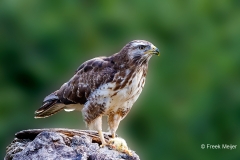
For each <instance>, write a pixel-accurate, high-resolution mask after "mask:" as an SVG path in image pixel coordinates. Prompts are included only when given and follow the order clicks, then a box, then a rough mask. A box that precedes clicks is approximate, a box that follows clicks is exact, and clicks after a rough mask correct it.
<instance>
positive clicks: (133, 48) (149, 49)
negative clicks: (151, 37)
mask: <svg viewBox="0 0 240 160" xmlns="http://www.w3.org/2000/svg"><path fill="white" fill-rule="evenodd" d="M123 51H125V52H124V53H125V54H128V57H129V58H130V59H131V60H133V61H135V62H143V61H146V60H147V61H148V60H149V59H150V58H151V57H152V55H153V54H155V55H160V53H159V49H158V48H157V47H155V46H154V45H153V44H152V43H150V42H148V41H145V40H134V41H131V42H129V43H128V44H127V45H126V46H125V47H124V48H123Z"/></svg>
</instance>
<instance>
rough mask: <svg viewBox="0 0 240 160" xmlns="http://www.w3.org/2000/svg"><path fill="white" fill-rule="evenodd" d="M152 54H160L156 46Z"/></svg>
mask: <svg viewBox="0 0 240 160" xmlns="http://www.w3.org/2000/svg"><path fill="white" fill-rule="evenodd" d="M153 54H155V55H158V56H160V52H159V49H158V48H156V49H155V50H154V51H153Z"/></svg>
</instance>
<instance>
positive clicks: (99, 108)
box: [35, 40, 159, 145]
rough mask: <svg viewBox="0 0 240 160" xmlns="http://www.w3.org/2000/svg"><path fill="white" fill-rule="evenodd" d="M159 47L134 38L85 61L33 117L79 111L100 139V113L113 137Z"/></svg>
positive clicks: (137, 95) (143, 82) (130, 106)
mask: <svg viewBox="0 0 240 160" xmlns="http://www.w3.org/2000/svg"><path fill="white" fill-rule="evenodd" d="M153 54H156V55H159V50H158V49H157V48H156V47H155V46H154V45H153V44H152V43H150V42H148V41H145V40H134V41H131V42H129V43H128V44H126V45H125V46H124V47H123V48H122V49H121V50H120V52H118V53H115V54H113V55H112V56H109V57H97V58H93V59H91V60H88V61H86V62H84V63H83V64H82V65H80V67H79V68H78V69H77V71H76V73H75V74H74V76H73V77H72V78H71V79H70V80H69V81H68V82H66V83H64V84H63V85H62V86H61V87H60V89H59V90H56V91H55V92H53V93H52V94H50V95H48V96H47V97H46V98H45V99H44V100H43V104H42V106H41V107H40V108H39V109H38V110H37V111H36V112H35V114H36V116H35V118H45V117H49V116H51V115H53V114H55V113H57V112H59V111H61V110H63V109H64V110H65V111H73V110H78V111H82V115H83V119H84V122H85V123H86V125H87V126H88V128H89V129H92V130H97V131H98V133H99V136H100V139H101V141H102V145H105V144H106V142H105V140H104V137H103V133H102V116H107V117H108V124H109V129H110V131H111V133H112V137H113V138H114V137H115V132H116V130H117V128H118V125H119V123H120V121H121V120H122V119H124V118H125V117H126V115H127V114H128V112H129V111H130V109H131V108H132V106H133V104H134V103H135V101H136V100H137V98H138V97H139V95H140V93H141V92H142V89H143V86H144V84H145V79H146V75H147V69H148V61H149V59H150V58H151V57H152V55H153Z"/></svg>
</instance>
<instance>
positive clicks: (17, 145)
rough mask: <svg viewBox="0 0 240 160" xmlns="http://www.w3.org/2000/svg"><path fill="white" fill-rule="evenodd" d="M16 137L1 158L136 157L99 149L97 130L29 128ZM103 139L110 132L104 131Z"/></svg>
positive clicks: (121, 159) (99, 159)
mask: <svg viewBox="0 0 240 160" xmlns="http://www.w3.org/2000/svg"><path fill="white" fill-rule="evenodd" d="M15 136H16V138H15V139H14V140H13V142H12V143H11V144H10V145H9V146H8V147H7V150H6V152H7V153H6V156H5V158H4V160H31V159H36V160H38V159H39V160H40V159H41V160H124V159H126V160H139V157H138V155H137V154H136V153H135V152H134V151H131V153H132V154H131V155H128V154H126V153H122V152H119V151H116V150H113V149H111V148H110V147H107V146H105V147H103V148H101V147H100V146H99V144H101V140H100V139H99V137H98V133H97V132H95V131H90V130H74V129H61V128H59V129H57V128H55V129H32V130H24V131H20V132H18V133H16V134H15ZM104 137H105V139H106V141H108V140H109V138H110V135H108V134H107V133H104Z"/></svg>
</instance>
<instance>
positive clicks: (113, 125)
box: [108, 114, 122, 138]
mask: <svg viewBox="0 0 240 160" xmlns="http://www.w3.org/2000/svg"><path fill="white" fill-rule="evenodd" d="M121 120H122V117H121V116H120V115H119V114H110V115H109V116H108V124H109V130H110V131H111V134H112V138H115V133H116V131H117V128H118V125H119V123H120V121H121Z"/></svg>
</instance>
